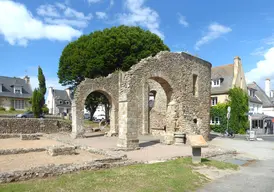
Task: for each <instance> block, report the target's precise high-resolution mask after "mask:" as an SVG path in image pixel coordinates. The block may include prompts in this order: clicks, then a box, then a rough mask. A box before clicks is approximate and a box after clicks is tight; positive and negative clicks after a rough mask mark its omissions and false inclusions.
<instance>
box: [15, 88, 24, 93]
mask: <svg viewBox="0 0 274 192" xmlns="http://www.w3.org/2000/svg"><path fill="white" fill-rule="evenodd" d="M21 90H22V89H21V88H14V93H15V94H21Z"/></svg>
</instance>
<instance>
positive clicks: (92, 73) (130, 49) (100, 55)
mask: <svg viewBox="0 0 274 192" xmlns="http://www.w3.org/2000/svg"><path fill="white" fill-rule="evenodd" d="M165 50H167V51H169V48H168V47H167V46H166V45H165V44H164V43H163V41H162V40H161V39H160V38H159V37H158V36H157V35H155V34H153V33H151V32H150V31H145V30H143V29H141V28H140V27H128V26H123V25H122V26H119V27H112V28H107V29H104V30H103V31H95V32H93V33H91V34H89V35H83V36H81V37H80V38H79V39H78V40H76V41H74V42H71V43H69V44H68V45H67V46H66V47H65V49H64V50H63V52H62V55H61V57H60V61H59V70H58V77H59V82H60V83H61V84H62V85H71V86H72V87H75V86H77V85H78V84H79V83H80V82H81V81H83V80H84V78H85V77H87V78H96V77H98V76H107V75H108V74H110V73H113V72H114V71H115V70H116V69H121V70H123V71H127V70H129V68H130V67H131V66H132V65H134V64H136V63H137V62H138V61H140V60H141V59H143V58H146V57H148V56H150V55H152V56H154V55H156V54H157V53H158V52H160V51H165Z"/></svg>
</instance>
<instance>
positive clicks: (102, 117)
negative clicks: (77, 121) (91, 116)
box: [95, 114, 106, 121]
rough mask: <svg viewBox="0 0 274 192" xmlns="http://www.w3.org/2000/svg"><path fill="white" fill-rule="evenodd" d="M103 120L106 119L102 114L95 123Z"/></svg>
mask: <svg viewBox="0 0 274 192" xmlns="http://www.w3.org/2000/svg"><path fill="white" fill-rule="evenodd" d="M103 119H106V117H105V115H104V114H100V115H98V116H97V117H96V118H95V120H96V121H102V120H103Z"/></svg>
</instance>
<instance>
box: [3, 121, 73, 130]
mask: <svg viewBox="0 0 274 192" xmlns="http://www.w3.org/2000/svg"><path fill="white" fill-rule="evenodd" d="M70 131H71V123H69V122H65V121H61V120H54V119H24V118H22V119H19V118H18V119H17V118H0V133H23V134H31V133H57V132H70Z"/></svg>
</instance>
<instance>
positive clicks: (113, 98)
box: [72, 74, 119, 138]
mask: <svg viewBox="0 0 274 192" xmlns="http://www.w3.org/2000/svg"><path fill="white" fill-rule="evenodd" d="M118 80H119V74H112V75H109V76H108V77H105V78H103V77H100V78H97V79H86V80H85V81H83V82H82V83H81V84H80V85H79V86H77V89H76V92H75V94H74V100H73V102H72V137H73V138H76V137H81V136H82V135H83V134H84V124H83V123H84V117H83V111H84V106H85V100H86V98H87V97H88V95H89V94H91V93H92V92H100V93H102V94H104V95H105V96H106V97H107V99H108V101H109V103H110V105H111V109H110V132H109V134H110V135H111V134H116V133H118V102H117V99H118Z"/></svg>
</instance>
